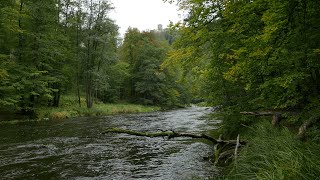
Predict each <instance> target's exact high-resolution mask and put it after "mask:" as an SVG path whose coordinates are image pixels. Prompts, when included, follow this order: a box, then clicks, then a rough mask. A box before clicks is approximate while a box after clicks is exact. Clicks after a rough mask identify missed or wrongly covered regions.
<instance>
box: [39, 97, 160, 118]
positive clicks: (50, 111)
mask: <svg viewBox="0 0 320 180" xmlns="http://www.w3.org/2000/svg"><path fill="white" fill-rule="evenodd" d="M158 110H160V108H159V107H155V106H143V105H137V104H125V103H121V104H104V103H102V102H95V104H94V106H93V108H90V109H88V108H87V107H86V104H85V100H84V98H81V107H80V106H79V104H78V102H77V99H76V97H74V96H62V97H61V102H60V107H58V108H53V107H39V108H37V110H36V112H37V118H38V119H56V120H59V119H66V118H71V117H80V116H102V115H114V114H123V113H144V112H153V111H158Z"/></svg>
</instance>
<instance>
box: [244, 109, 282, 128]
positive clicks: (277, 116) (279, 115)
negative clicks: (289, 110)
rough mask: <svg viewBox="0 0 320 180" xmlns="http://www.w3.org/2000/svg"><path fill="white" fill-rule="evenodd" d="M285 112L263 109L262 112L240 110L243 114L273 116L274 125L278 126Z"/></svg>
mask: <svg viewBox="0 0 320 180" xmlns="http://www.w3.org/2000/svg"><path fill="white" fill-rule="evenodd" d="M282 113H283V112H276V111H262V112H240V114H243V115H250V116H272V125H273V126H276V125H278V124H279V123H280V121H281V119H282Z"/></svg>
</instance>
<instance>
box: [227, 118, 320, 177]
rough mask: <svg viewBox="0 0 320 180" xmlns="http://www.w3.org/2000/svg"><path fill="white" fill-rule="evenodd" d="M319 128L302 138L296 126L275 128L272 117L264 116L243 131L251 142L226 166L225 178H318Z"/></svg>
mask: <svg viewBox="0 0 320 180" xmlns="http://www.w3.org/2000/svg"><path fill="white" fill-rule="evenodd" d="M260 120H261V119H260ZM318 132H319V130H311V131H310V134H309V137H308V139H307V140H306V141H302V140H301V139H299V138H298V136H297V133H296V132H295V131H293V129H292V127H290V128H288V127H286V126H280V127H277V128H275V127H273V126H272V125H271V123H270V121H269V119H264V120H261V121H260V122H258V123H256V124H255V125H254V126H252V127H247V129H246V130H244V131H242V132H241V136H242V138H243V139H246V140H247V141H248V142H249V143H248V144H247V145H246V146H244V147H243V148H241V150H240V153H239V155H238V157H237V159H236V160H234V161H233V162H232V163H231V164H230V165H228V166H227V167H226V168H225V173H224V175H223V177H221V179H318V177H319V175H320V169H319V167H320V145H319V142H320V138H319V133H318ZM312 133H313V134H312Z"/></svg>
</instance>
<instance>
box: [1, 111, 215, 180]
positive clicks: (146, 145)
mask: <svg viewBox="0 0 320 180" xmlns="http://www.w3.org/2000/svg"><path fill="white" fill-rule="evenodd" d="M210 112H211V109H208V108H200V107H191V108H187V109H182V110H175V111H169V112H156V113H147V114H134V115H120V116H107V117H99V118H76V119H70V120H65V121H47V122H31V123H21V124H17V125H0V129H1V131H0V179H166V180H167V179H190V178H192V177H195V176H196V177H203V178H207V177H210V176H214V174H215V173H217V170H215V169H214V167H213V166H212V164H211V163H209V162H207V161H204V160H203V157H205V156H208V155H209V154H210V153H212V147H211V146H209V145H206V144H203V143H200V142H196V141H192V140H190V139H185V138H177V139H173V140H167V139H163V138H148V137H135V136H129V135H124V134H117V135H114V134H108V135H101V134H100V133H101V132H102V131H103V130H104V129H105V128H108V127H119V128H127V129H133V130H138V131H158V130H159V129H161V130H171V129H172V130H175V131H188V132H203V131H206V130H209V129H210V128H212V126H211V127H209V126H208V123H209V122H208V121H207V120H206V119H205V118H202V117H203V116H204V115H206V114H208V113H210Z"/></svg>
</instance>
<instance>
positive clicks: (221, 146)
mask: <svg viewBox="0 0 320 180" xmlns="http://www.w3.org/2000/svg"><path fill="white" fill-rule="evenodd" d="M108 133H116V134H129V135H134V136H144V137H150V138H155V137H168V139H172V138H176V137H188V138H195V139H206V140H209V141H211V142H212V143H213V144H215V145H214V153H215V154H214V164H215V165H217V164H218V163H219V164H221V161H222V160H223V163H224V164H226V163H227V162H228V161H229V160H230V159H231V158H233V157H235V158H236V157H237V154H238V150H239V148H240V147H241V146H243V145H245V144H246V143H247V142H246V141H240V135H238V137H237V140H222V138H221V135H220V137H219V139H215V138H213V137H211V136H208V135H206V134H192V133H179V132H175V131H161V132H155V133H150V132H139V131H133V130H127V129H119V128H111V129H107V130H106V131H104V132H103V133H102V134H108Z"/></svg>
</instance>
